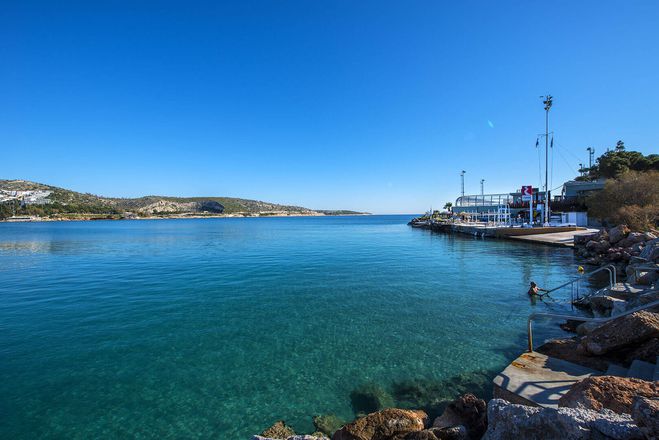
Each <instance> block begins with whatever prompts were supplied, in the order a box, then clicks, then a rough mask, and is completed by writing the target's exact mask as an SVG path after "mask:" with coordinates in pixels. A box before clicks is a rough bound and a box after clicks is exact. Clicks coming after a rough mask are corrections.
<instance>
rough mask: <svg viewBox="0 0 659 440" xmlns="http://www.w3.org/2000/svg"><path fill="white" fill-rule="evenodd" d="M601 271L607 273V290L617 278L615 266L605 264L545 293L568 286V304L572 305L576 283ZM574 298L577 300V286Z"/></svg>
mask: <svg viewBox="0 0 659 440" xmlns="http://www.w3.org/2000/svg"><path fill="white" fill-rule="evenodd" d="M602 271H607V272H608V273H609V288H613V286H615V285H616V283H617V282H618V277H617V272H616V267H615V265H613V264H607V265H606V266H602V267H598V268H597V269H595V270H592V271H590V272H588V273H584V274H582V275H579V276H578V277H575V278H573V279H571V280H570V281H568V282H566V283H563V284H561V285H560V286H557V287H554V288H552V289H549V290H548V291H547V293H551V292H554V291H556V290H558V289H562V288H563V287H566V286H570V287H571V291H570V303H573V302H574V300H575V295H574V284H575V283H578V282H579V281H581V280H583V279H584V278H588V277H590V276H592V275H594V274H596V273H598V272H602ZM576 297H577V299H579V288H578V285H577V295H576Z"/></svg>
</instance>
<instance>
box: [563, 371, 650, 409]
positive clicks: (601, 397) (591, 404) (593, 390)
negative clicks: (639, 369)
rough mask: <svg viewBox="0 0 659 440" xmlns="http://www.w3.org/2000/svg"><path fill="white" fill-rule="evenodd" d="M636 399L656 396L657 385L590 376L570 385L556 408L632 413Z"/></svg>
mask: <svg viewBox="0 0 659 440" xmlns="http://www.w3.org/2000/svg"><path fill="white" fill-rule="evenodd" d="M637 396H641V397H650V398H651V397H659V395H658V394H657V383H653V382H647V381H645V380H641V379H635V378H631V377H617V376H592V377H589V378H586V379H584V380H582V381H580V382H577V383H575V384H574V385H572V387H571V388H570V390H569V391H568V392H567V393H566V394H565V395H564V396H563V397H561V398H560V400H559V401H558V406H559V407H567V408H579V407H582V408H586V409H592V410H595V411H601V410H602V409H603V408H607V409H610V410H611V411H614V412H617V413H618V414H622V413H627V414H631V412H632V404H633V402H634V398H635V397H637Z"/></svg>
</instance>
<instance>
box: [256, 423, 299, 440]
mask: <svg viewBox="0 0 659 440" xmlns="http://www.w3.org/2000/svg"><path fill="white" fill-rule="evenodd" d="M261 435H262V436H263V437H269V438H275V439H286V438H288V437H290V436H293V435H295V431H293V428H291V427H290V426H288V425H287V424H286V422H284V421H283V420H278V421H276V422H275V423H274V425H272V426H271V427H269V428H268V429H266V430H264V431H263V432H262V433H261Z"/></svg>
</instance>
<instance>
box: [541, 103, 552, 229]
mask: <svg viewBox="0 0 659 440" xmlns="http://www.w3.org/2000/svg"><path fill="white" fill-rule="evenodd" d="M541 98H543V101H542V103H543V104H544V105H545V223H549V198H550V196H549V110H550V109H551V106H552V104H553V103H554V102H553V99H554V98H553V96H551V95H546V96H541Z"/></svg>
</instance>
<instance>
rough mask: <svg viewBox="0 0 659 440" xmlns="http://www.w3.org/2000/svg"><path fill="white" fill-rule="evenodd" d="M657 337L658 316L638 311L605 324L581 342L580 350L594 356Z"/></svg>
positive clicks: (658, 332) (658, 328)
mask: <svg viewBox="0 0 659 440" xmlns="http://www.w3.org/2000/svg"><path fill="white" fill-rule="evenodd" d="M656 337H659V314H657V313H652V312H647V311H640V312H636V313H633V314H631V315H627V316H623V317H621V318H618V319H614V320H612V321H609V322H607V323H606V324H604V325H602V326H601V327H598V328H597V329H595V330H593V331H592V333H590V334H589V335H587V336H584V338H583V339H582V340H581V347H580V348H581V349H582V350H583V351H586V352H588V353H591V354H594V355H602V354H605V353H608V352H610V351H614V350H618V349H621V348H626V347H629V346H632V345H636V344H640V343H643V342H645V341H647V340H649V339H652V338H656Z"/></svg>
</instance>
